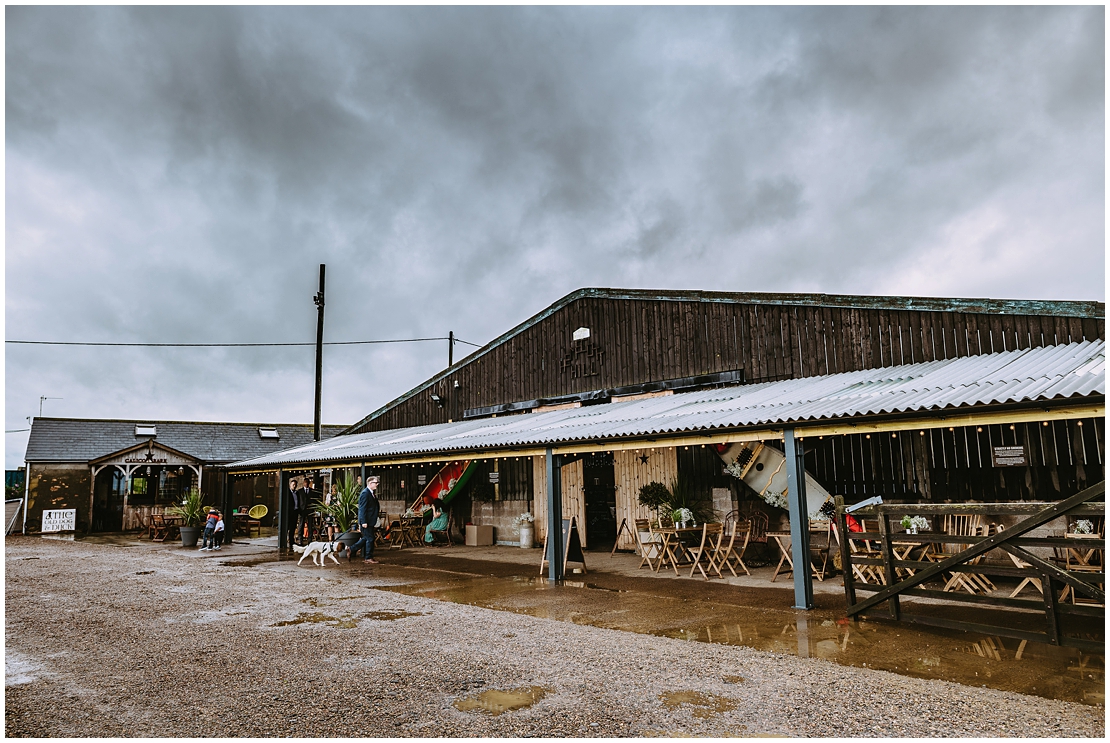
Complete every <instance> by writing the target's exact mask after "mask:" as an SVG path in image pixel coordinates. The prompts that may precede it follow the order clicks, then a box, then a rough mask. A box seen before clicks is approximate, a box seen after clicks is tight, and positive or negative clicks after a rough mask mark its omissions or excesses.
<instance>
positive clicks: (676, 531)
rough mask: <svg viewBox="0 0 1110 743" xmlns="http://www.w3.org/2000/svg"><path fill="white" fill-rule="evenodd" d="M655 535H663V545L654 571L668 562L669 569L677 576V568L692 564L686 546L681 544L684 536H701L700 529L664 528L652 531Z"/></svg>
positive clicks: (696, 527) (693, 527) (689, 527)
mask: <svg viewBox="0 0 1110 743" xmlns="http://www.w3.org/2000/svg"><path fill="white" fill-rule="evenodd" d="M653 531H654V532H655V533H656V534H662V535H663V544H662V545H660V551H661V552H662V553H663V556H662V558H661V559H660V560H659V562H657V563H656V564H655V571H656V572H659V568H660V566H662V565H663V564H664V563H665V562H667V561H668V560H669V561H670V563H671V567H672V568H674V574H675V575H678V566H679V565H680V564H682V565H688V564H690V563H691V562H692V560H690V559H689V556H688V554H687V552H686V546H685V545H684V544H683V543H682V538H683V537H684V536H690V535H693V534H701V531H702V528H701V527H700V526H688V527H686V528H685V529H681V528H678V527H674V526H669V527H665V528H662V529H654V530H653Z"/></svg>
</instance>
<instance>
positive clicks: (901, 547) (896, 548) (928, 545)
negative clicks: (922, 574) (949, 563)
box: [890, 542, 933, 578]
mask: <svg viewBox="0 0 1110 743" xmlns="http://www.w3.org/2000/svg"><path fill="white" fill-rule="evenodd" d="M916 547H924V548H925V549H924V550H922V552H921V554H920V555H918V559H917V562H925V561H929V555H930V553H931V552H932V551H933V543H932V542H925V543H924V544H921V543H920V542H891V543H890V549H891V550H892V551H893V552H894V559H895V560H910V559H911V557H910V555H911V554H912V553H913V551H914V548H916ZM915 571H916V568H895V569H894V572H895V573H897V574H898V577H899V578H901V577H902V575H903V573H908V574H909V575H910V577H912V576H913V574H914V572H915Z"/></svg>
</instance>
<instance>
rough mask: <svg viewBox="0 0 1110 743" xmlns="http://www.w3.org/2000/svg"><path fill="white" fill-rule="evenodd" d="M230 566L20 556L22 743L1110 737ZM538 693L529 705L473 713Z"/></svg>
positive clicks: (40, 543)
mask: <svg viewBox="0 0 1110 743" xmlns="http://www.w3.org/2000/svg"><path fill="white" fill-rule="evenodd" d="M232 557H233V556H232V554H230V551H229V552H228V554H224V555H209V556H207V557H206V558H205V559H197V558H196V555H185V554H182V553H181V551H180V550H173V549H166V548H164V547H158V548H150V547H145V546H144V547H135V548H123V547H119V546H115V545H103V544H88V543H81V542H65V541H55V540H44V539H38V538H30V537H11V538H8V540H7V542H6V544H5V558H6V565H5V575H6V589H7V590H6V601H5V607H6V624H5V634H6V642H7V647H6V666H7V669H6V671H7V672H6V681H5V702H6V709H5V714H6V720H5V724H6V734H7V735H8V736H12V737H22V736H35V737H57V736H234V737H243V736H311V737H330V736H339V735H342V736H347V737H349V736H355V737H382V736H422V737H431V736H458V737H471V736H560V737H565V736H587V737H603V736H659V735H663V736H685V735H695V736H733V735H741V736H744V735H756V736H758V735H785V736H791V737H818V736H819V737H827V736H838V737H865V736H884V737H887V736H894V737H908V736H914V737H916V736H928V737H946V736H963V737H966V736H1005V737H1047V736H1054V737H1055V736H1081V737H1099V738H1101V737H1103V734H1104V727H1105V722H1104V710H1103V709H1102V708H1098V707H1089V706H1085V705H1079V704H1072V703H1067V702H1058V701H1051V700H1046V699H1041V698H1036V697H1028V696H1023V695H1020V694H1015V693H1011V692H1003V691H995V690H992V689H985V688H975V687H969V686H962V685H959V684H954V683H949V682H944V681H929V680H922V679H914V678H907V677H904V676H899V675H895V674H891V673H886V672H882V671H873V670H869V669H859V668H850V667H844V666H839V665H835V664H832V663H829V662H826V661H822V660H818V659H806V658H798V657H794V656H790V655H780V654H774V653H765V652H760V651H757V650H752V649H749V648H744V647H734V646H721V645H711V644H704V643H693V642H684V641H679V640H669V639H665V638H658V637H651V636H646V635H638V634H631V633H626V632H620V631H616V630H608V629H600V628H596V627H589V626H578V625H575V624H570V623H566V622H555V621H550V620H544V619H539V618H535V617H530V616H524V615H520V614H513V613H507V612H498V611H492V610H488V609H481V608H477V607H473V606H467V605H460V604H455V603H448V602H440V601H435V600H434V599H429V598H421V597H412V596H405V595H401V594H396V593H389V592H384V591H378V590H374V585H375V583H376V582H377V583H379V584H380V582H379V581H377V579H375V569H374V568H372V567H368V566H363V565H361V564H358V565H347V564H346V563H344V564H343V565H341V566H339V567H336V566H334V565H332V566H331V567H330V568H328V569H327V570H320V569H310V568H307V567H304V566H302V567H300V568H297V567H296V566H295V565H294V564H292V563H289V562H283V563H269V564H261V565H255V566H250V567H242V566H239V567H236V566H233V565H228V564H223V563H226V562H230V561H231V558H232ZM235 559H237V560H245V559H246V558H243V557H238V558H235ZM528 687H539V689H541V690H542V698H541V699H539V701H537V702H536V703H535V704H533V705H532V706H530V707H526V708H522V709H517V710H513V711H508V712H504V713H503V714H499V715H494V714H491V713H490V712H488V711H483V710H481V709H478V710H474V711H461V710H459V709H457V708H456V706H455V703H456V702H461V701H462V700H465V699H466V698H468V697H472V696H474V695H476V694H479V693H481V692H485V691H488V690H512V689H520V688H528ZM460 706H464V707H465V706H466V705H465V704H460Z"/></svg>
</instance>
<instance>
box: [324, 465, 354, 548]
mask: <svg viewBox="0 0 1110 743" xmlns="http://www.w3.org/2000/svg"><path fill="white" fill-rule="evenodd" d="M338 485H339V487H338V492H337V493H336V495H335V497H334V498H332V501H331V503H330V504H325V503H323V502H322V501H320V502H318V503H317V508H319V510H320V511H321V512H322V513H326V514H327V515H329V516H331V517H332V518H333V519H335V525H336V527H338V528H339V536H338V537H336V538H335V539H336V541H337V542H340V543H341V544H343V545H344V546H345V547H347V548H350V547H351V546H352V545H353V544H354V543H355V542H357V541H358V540H360V539H362V534H360V533H359V531H358V529H357V528H355V527H356V526H357V524H356V521H357V519H358V496H359V487H358V483H356V482H355V481H354V480H353V479H351V477H350V475H348V476H347V477H344V478H343V480H342V481H341V482H339V483H338Z"/></svg>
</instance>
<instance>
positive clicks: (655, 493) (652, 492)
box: [638, 482, 673, 522]
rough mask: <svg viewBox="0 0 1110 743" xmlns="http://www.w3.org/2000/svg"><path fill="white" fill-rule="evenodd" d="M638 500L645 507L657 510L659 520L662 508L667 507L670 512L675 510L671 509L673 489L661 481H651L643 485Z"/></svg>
mask: <svg viewBox="0 0 1110 743" xmlns="http://www.w3.org/2000/svg"><path fill="white" fill-rule="evenodd" d="M638 500H639V502H640V505H641V506H643V507H644V508H650V509H651V510H653V511H655V513H656V516H655V518H656V521H657V522H658V520H659V511H660V509H665V510H666V511H668V512H669V511H671V510H673V509H671V491H669V490H667V486H666V485H664V484H663V483H661V482H649V483H648V484H647V485H644V486H643V487H641V488H640V495H639V498H638Z"/></svg>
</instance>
